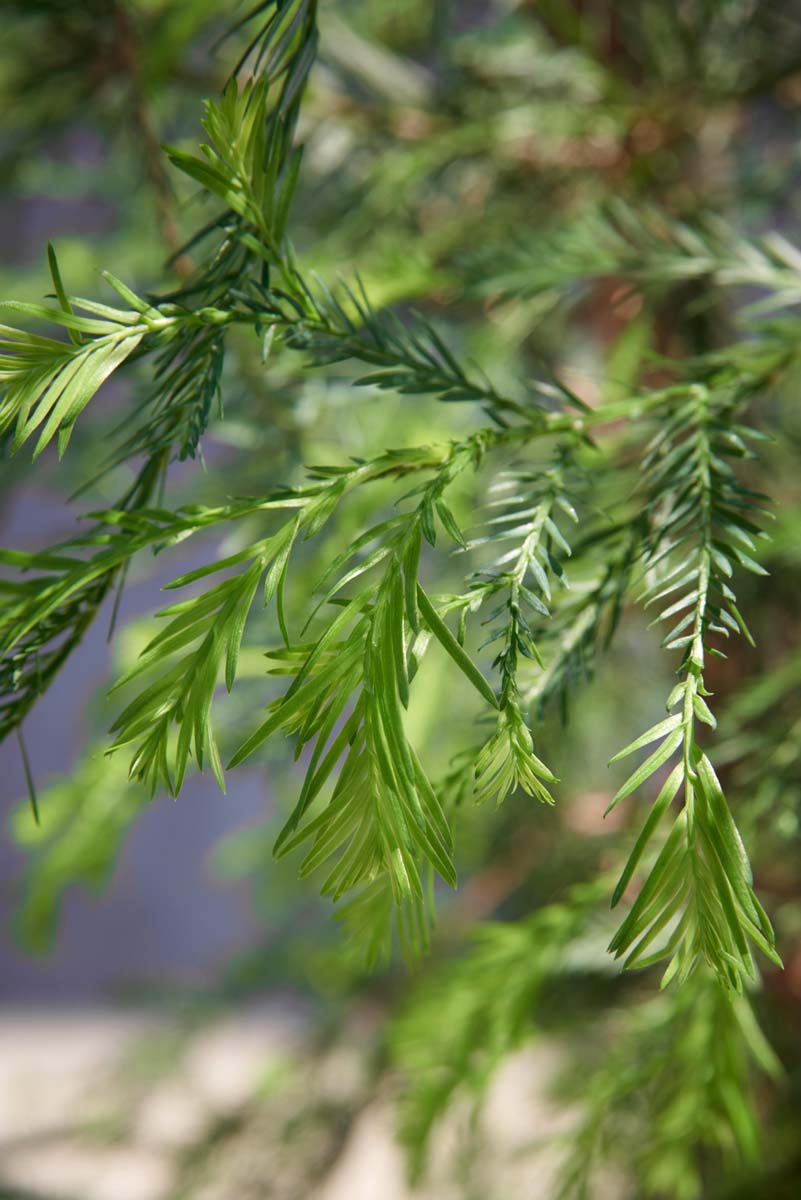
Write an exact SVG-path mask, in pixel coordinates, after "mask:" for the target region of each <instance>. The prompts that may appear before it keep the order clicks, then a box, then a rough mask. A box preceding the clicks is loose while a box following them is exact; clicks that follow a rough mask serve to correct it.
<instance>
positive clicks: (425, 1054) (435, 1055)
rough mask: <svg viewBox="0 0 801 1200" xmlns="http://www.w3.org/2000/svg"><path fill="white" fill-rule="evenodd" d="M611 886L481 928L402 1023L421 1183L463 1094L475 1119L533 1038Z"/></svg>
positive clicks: (579, 891) (394, 1038)
mask: <svg viewBox="0 0 801 1200" xmlns="http://www.w3.org/2000/svg"><path fill="white" fill-rule="evenodd" d="M602 888H603V881H601V883H600V884H599V883H597V882H596V883H593V884H588V885H580V886H576V887H574V888H572V889H571V891H570V893H569V896H568V897H567V898H566V899H565V901H564V902H562V903H559V904H549V905H547V906H546V907H544V908H542V909H540V910H539V911H538V912H536V913H534V914H533V915H532V916H530V917H528V918H526V919H524V920H521V921H515V922H504V923H502V922H495V923H490V924H484V925H480V926H478V927H477V928H476V930H475V932H474V934H473V943H474V944H473V946H472V947H471V949H470V950H468V952H467V953H466V954H465V956H464V957H463V958H460V959H459V960H458V961H457V962H455V963H450V964H447V965H445V966H444V967H442V968H440V969H439V971H438V972H437V973H436V974H435V976H434V977H433V978H432V979H429V980H426V981H425V982H424V983H423V985H422V986H421V987H419V988H418V989H417V991H416V992H415V993H413V995H412V998H411V1000H410V1002H409V1003H408V1004H407V1006H406V1008H405V1010H403V1011H402V1012H401V1014H400V1016H399V1017H397V1018H396V1019H395V1021H394V1023H393V1025H392V1027H391V1030H390V1052H391V1054H392V1057H393V1060H394V1061H395V1063H396V1064H397V1065H398V1067H399V1068H400V1070H401V1071H402V1072H403V1090H402V1093H401V1097H400V1105H399V1133H400V1137H401V1140H402V1142H403V1144H404V1145H405V1147H406V1149H407V1151H408V1154H409V1168H410V1174H411V1177H412V1179H413V1181H419V1180H420V1179H421V1178H422V1176H423V1173H424V1170H425V1165H426V1160H427V1157H428V1152H429V1147H430V1142H431V1137H432V1135H433V1133H434V1131H435V1129H436V1127H437V1124H438V1123H439V1121H440V1120H441V1119H442V1118H443V1116H444V1115H445V1113H446V1112H447V1111H448V1110H449V1109H450V1107H451V1106H452V1105H453V1103H454V1101H455V1099H456V1098H457V1096H461V1095H467V1096H469V1097H470V1099H471V1102H472V1108H473V1119H474V1120H475V1117H476V1116H477V1114H478V1111H479V1109H480V1105H481V1102H482V1099H483V1097H484V1095H485V1094H486V1091H487V1088H488V1086H489V1084H490V1082H491V1080H492V1076H493V1074H494V1072H495V1071H496V1070H497V1068H498V1066H499V1064H500V1063H501V1062H502V1061H503V1059H504V1058H505V1057H506V1056H507V1055H508V1054H509V1053H510V1052H511V1051H512V1050H514V1049H516V1048H517V1047H518V1046H519V1045H520V1044H521V1043H522V1042H523V1041H525V1040H527V1039H528V1038H530V1037H531V1036H532V1032H533V1027H532V1015H533V1013H534V1012H535V1011H536V1004H537V1000H538V998H539V995H540V992H541V990H542V988H543V986H544V985H546V984H547V983H548V982H549V981H550V980H552V979H553V978H554V977H555V976H557V975H559V974H561V973H563V972H569V970H570V968H569V965H568V960H567V958H566V951H567V950H568V948H569V947H570V945H571V944H572V943H573V942H574V941H575V940H576V939H577V938H578V937H579V936H580V935H582V934H583V933H585V932H586V929H587V926H588V922H589V921H590V919H591V915H592V912H593V910H594V908H595V907H596V905H597V904H598V902H599V900H600V899H601V896H602Z"/></svg>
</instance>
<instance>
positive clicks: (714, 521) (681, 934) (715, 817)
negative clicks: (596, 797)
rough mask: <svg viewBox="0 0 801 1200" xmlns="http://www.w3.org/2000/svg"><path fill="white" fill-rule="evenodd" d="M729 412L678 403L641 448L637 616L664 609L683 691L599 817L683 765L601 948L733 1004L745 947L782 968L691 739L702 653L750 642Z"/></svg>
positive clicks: (706, 720)
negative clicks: (736, 576) (665, 822)
mask: <svg viewBox="0 0 801 1200" xmlns="http://www.w3.org/2000/svg"><path fill="white" fill-rule="evenodd" d="M739 400H740V396H739V394H738V393H737V392H735V393H734V395H732V392H731V390H729V389H726V388H724V389H722V390H720V391H716V390H715V389H714V386H712V385H701V384H697V385H695V386H691V387H690V388H688V389H686V390H683V391H679V392H678V393H677V395H676V396H675V397H674V403H673V404H672V405H671V406H670V408H668V409H666V410H665V412H664V415H663V420H662V422H661V425H660V428H659V430H658V432H657V433H656V435H655V436H654V438H653V439H652V441H651V444H650V446H649V449H648V453H647V456H646V459H645V462H644V470H645V487H646V496H647V507H648V512H649V515H650V517H651V520H652V522H653V524H654V527H655V534H654V537H653V542H652V546H651V548H650V551H649V553H648V555H647V558H646V561H645V572H646V588H645V594H644V598H645V601H646V603H647V604H658V603H664V602H665V601H668V603H667V604H666V605H665V607H663V608H662V610H661V612H660V613H659V615H658V617H657V621H664V622H667V623H668V624H670V625H671V628H670V630H669V632H668V633H667V634H666V635H665V637H664V639H663V646H664V647H665V648H666V649H667V650H681V651H682V661H681V665H680V667H679V674H680V675H681V676H682V678H681V680H680V682H679V683H678V684H677V685H676V687H675V688H674V690H673V692H672V694H671V696H670V698H669V700H668V705H667V707H668V712H669V713H670V715H669V716H668V717H667V718H666V719H665V720H664V721H661V722H659V723H658V724H657V725H655V726H653V727H652V728H651V729H649V730H648V731H647V732H646V733H644V734H642V735H641V736H640V737H639V738H637V739H636V740H635V741H634V742H632V743H631V745H629V746H627V747H626V748H625V749H624V750H621V751H620V752H619V754H617V755H616V756H615V758H614V759H613V760H612V761H616V760H617V759H620V758H623V757H627V756H628V755H630V754H632V753H635V752H636V751H638V750H640V749H642V748H644V747H645V746H648V745H650V744H653V743H654V742H657V743H658V746H657V749H656V750H654V751H652V752H651V753H650V755H649V756H648V758H647V759H646V760H645V761H644V762H643V763H641V765H640V766H639V767H638V768H637V769H636V770H635V771H634V773H633V774H632V775H631V776H630V777H629V778H628V780H627V781H626V782H625V783H624V784H623V785H622V787H620V788H619V790H618V791H617V793H616V795H615V796H614V798H613V800H612V803H611V804H610V806H609V807H610V808H612V807H614V805H616V804H617V803H618V802H619V801H620V800H622V799H624V798H625V797H626V796H630V795H631V794H632V793H633V792H635V791H637V790H638V789H639V788H640V787H641V786H642V785H643V784H644V783H645V782H646V781H647V780H648V779H649V778H650V777H651V776H652V775H654V774H655V773H656V772H657V771H658V770H660V768H662V767H664V766H666V764H668V763H669V762H670V760H671V759H672V758H673V757H674V756H675V755H677V754H678V755H680V760H679V761H678V762H677V764H676V765H675V766H674V767H673V768H672V770H671V771H670V774H669V775H668V777H667V779H666V781H665V782H664V784H663V786H662V788H661V790H660V792H659V795H658V797H657V799H656V801H655V803H654V806H653V808H652V810H651V813H650V815H649V817H648V820H647V821H646V824H645V826H644V827H643V831H642V833H641V834H640V836H639V838H638V839H637V842H636V844H635V846H634V849H633V850H632V853H631V855H630V857H629V860H628V862H627V864H626V866H625V868H624V870H623V873H622V875H621V878H620V881H619V883H618V885H617V888H616V889H615V893H614V897H613V905H614V904H617V903H618V901H619V900H620V899H621V897H622V896H623V894H624V892H625V890H626V888H627V887H628V885H629V883H630V881H631V879H632V876H633V874H634V872H635V870H636V868H637V866H638V864H639V862H640V859H641V857H642V855H643V852H644V850H645V849H646V847H647V845H648V843H649V841H650V839H651V837H652V836H653V834H654V832H655V831H656V829H657V827H658V825H659V823H660V821H661V819H662V818H663V817H664V816H665V814H666V813H667V812H668V810H669V808H670V805H671V804H672V802H673V800H674V799H675V798H676V796H677V795H678V793H679V791H680V790H682V789H683V806H682V808H681V811H680V812H679V814H678V815H677V817H676V818H675V820H674V823H673V825H672V828H671V830H670V833H669V835H668V837H667V840H666V841H665V843H664V845H663V847H662V849H661V851H660V853H659V855H658V857H657V859H656V861H655V863H654V865H653V867H652V868H651V871H650V874H649V875H648V878H647V880H646V882H645V883H644V884H643V887H642V889H641V891H640V892H639V895H638V896H637V898H636V900H635V901H634V903H633V904H632V907H631V909H630V911H629V913H628V915H627V917H626V919H625V920H624V922H623V924H622V925H621V927H620V929H619V930H618V932H617V934H616V935H615V937H614V938H613V940H612V942H611V945H610V949H612V950H613V951H614V953H615V955H616V956H618V957H620V956H622V955H626V960H625V964H624V965H625V966H631V965H634V964H637V965H638V966H641V967H642V966H646V965H649V964H651V963H654V962H658V961H660V960H662V959H664V958H668V959H669V960H670V961H669V965H668V968H667V970H666V972H665V975H664V977H663V986H664V984H666V983H667V982H668V981H669V980H670V979H672V978H674V977H676V978H677V979H678V980H679V981H680V982H683V981H684V980H686V979H687V977H688V976H689V975H690V974H691V972H692V971H693V970H694V969H695V968H696V966H697V965H698V964H699V963H702V962H703V963H706V964H707V965H708V966H709V967H710V968H711V969H712V970H713V971H715V972H716V973H717V974H718V975H719V977H720V979H721V981H722V982H724V983H725V984H727V985H728V986H731V987H734V988H735V989H736V990H738V991H739V990H740V989H741V988H742V983H743V978H744V977H745V978H753V976H754V967H753V963H752V959H751V953H750V950H749V947H748V941H749V939H750V940H751V941H753V942H754V943H755V944H756V945H757V946H758V947H759V948H760V949H761V950H762V951H763V953H765V954H766V955H767V956H768V958H770V959H771V961H773V962H776V963H779V962H780V960H779V958H778V955H777V953H776V950H775V938H774V935H773V930H772V928H771V925H770V922H769V920H768V918H767V916H766V914H765V912H764V910H763V909H762V907H761V905H760V904H759V901H758V900H757V898H756V896H755V895H754V891H753V888H752V878H751V869H750V866H749V863H748V858H747V856H746V852H745V849H744V847H743V844H742V841H741V838H740V835H739V833H738V831H737V828H736V826H735V824H734V821H733V819H732V816H731V813H730V811H729V808H728V806H727V804H726V801H725V798H724V796H723V792H722V790H721V786H720V783H719V781H718V779H717V776H716V774H715V771H714V768H713V767H712V764H711V762H710V760H709V758H708V756H707V755H706V754H705V753H704V751H703V750H702V748H701V746H700V745H699V744H698V740H697V734H696V728H697V723H698V722H700V723H702V724H705V725H708V726H711V727H713V728H714V727H715V724H716V722H715V718H714V716H713V714H712V711H711V709H710V708H709V705H708V703H707V698H708V697H709V696H710V692H709V691H708V690H707V688H706V687H705V686H704V669H705V663H706V658H707V655H708V654H711V655H714V656H718V657H721V656H722V652H721V651H720V650H719V649H717V648H716V647H713V646H710V645H709V638H710V637H711V636H712V635H713V634H717V635H722V636H724V637H727V638H728V637H729V636H730V634H731V633H732V632H734V633H739V632H743V633H744V634H745V635H746V637H748V638H749V639H750V634H749V633H748V629H747V627H746V625H745V622H744V621H743V618H742V616H741V615H740V612H739V609H738V608H737V604H736V598H735V595H734V592H733V591H732V588H731V585H730V583H729V582H728V581H729V580H730V578H731V576H732V574H733V571H734V566H735V564H736V565H739V566H742V567H744V568H745V569H746V570H749V571H752V572H754V573H757V574H764V569H763V568H762V567H760V566H759V564H758V563H757V562H756V561H755V559H754V558H753V557H752V554H753V552H754V549H755V538H756V537H758V536H759V534H760V530H759V528H758V527H757V526H756V525H754V516H755V515H756V514H758V512H759V507H760V505H761V504H762V502H763V498H762V497H760V496H759V495H757V494H756V493H754V492H753V491H752V490H751V489H750V488H748V487H747V486H746V485H745V484H743V483H742V482H741V481H740V480H739V479H738V478H737V476H736V474H735V472H734V470H733V469H732V466H731V463H730V460H731V459H732V458H737V459H741V458H743V457H747V456H748V454H749V450H748V441H750V440H752V436H753V435H752V432H751V431H750V430H749V429H748V427H746V426H744V425H742V424H737V423H736V422H735V421H734V419H733V409H734V408H735V406H736V404H737V402H738V401H739ZM674 621H675V622H676V623H675V624H673V622H674ZM674 710H676V711H674ZM666 933H667V939H666V940H663V944H662V945H661V946H660V947H659V948H658V949H653V947H652V943H653V942H655V941H656V940H657V939H659V938H660V936H662V937H663V938H664V935H665V934H666ZM646 952H647V953H646Z"/></svg>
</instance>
